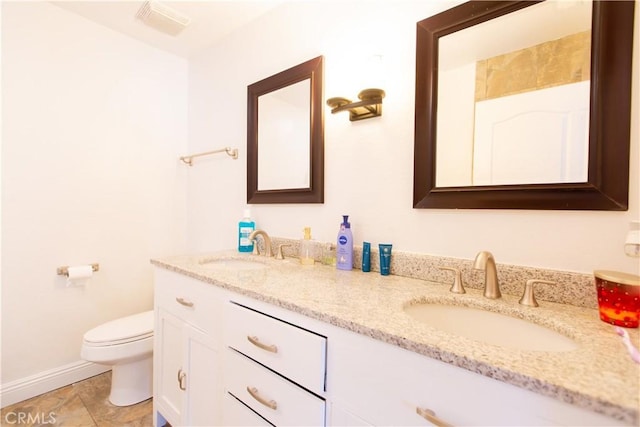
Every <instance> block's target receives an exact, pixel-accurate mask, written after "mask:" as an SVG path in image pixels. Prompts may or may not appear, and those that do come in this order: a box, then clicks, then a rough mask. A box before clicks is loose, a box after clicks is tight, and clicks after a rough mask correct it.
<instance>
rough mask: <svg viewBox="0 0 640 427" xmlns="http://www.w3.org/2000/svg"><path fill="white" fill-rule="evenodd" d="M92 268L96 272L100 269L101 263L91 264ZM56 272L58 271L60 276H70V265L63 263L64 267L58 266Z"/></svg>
mask: <svg viewBox="0 0 640 427" xmlns="http://www.w3.org/2000/svg"><path fill="white" fill-rule="evenodd" d="M91 269H92V270H93V272H94V273H95V272H96V271H98V270H100V264H98V263H95V264H91ZM56 272H57V274H58V276H67V277H69V266H68V265H63V266H62V267H58V268H57V270H56Z"/></svg>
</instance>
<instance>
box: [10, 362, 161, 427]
mask: <svg viewBox="0 0 640 427" xmlns="http://www.w3.org/2000/svg"><path fill="white" fill-rule="evenodd" d="M110 384H111V371H108V372H105V373H104V374H100V375H97V376H95V377H92V378H88V379H86V380H84V381H80V382H78V383H75V384H71V385H68V386H65V387H62V388H59V389H57V390H53V391H51V392H49V393H45V394H43V395H40V396H36V397H34V398H31V399H28V400H25V401H23V402H18V403H15V404H13V405H10V406H7V407H6V408H2V411H1V413H2V420H1V422H0V425H1V426H2V427H9V426H11V427H16V426H17V427H36V426H37V427H43V426H55V427H63V426H64V427H150V426H152V425H153V403H152V400H151V399H149V400H145V401H144V402H140V403H138V404H136V405H131V406H124V407H119V406H114V405H112V404H111V403H110V402H109V387H110Z"/></svg>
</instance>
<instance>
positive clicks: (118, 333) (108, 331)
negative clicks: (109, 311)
mask: <svg viewBox="0 0 640 427" xmlns="http://www.w3.org/2000/svg"><path fill="white" fill-rule="evenodd" d="M151 336H153V310H150V311H145V312H143V313H139V314H134V315H131V316H126V317H122V318H120V319H116V320H112V321H110V322H107V323H104V324H102V325H100V326H97V327H95V328H93V329H91V330H90V331H88V332H87V333H86V334H84V341H85V342H86V343H89V344H101V345H112V344H120V343H124V342H130V341H135V340H139V339H144V338H147V337H151Z"/></svg>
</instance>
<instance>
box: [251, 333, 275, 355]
mask: <svg viewBox="0 0 640 427" xmlns="http://www.w3.org/2000/svg"><path fill="white" fill-rule="evenodd" d="M247 339H248V340H249V342H250V343H251V344H253V345H255V346H256V347H259V348H261V349H263V350H266V351H270V352H271V353H277V352H278V347H277V346H275V345H273V344H271V345H267V344H262V343H261V342H260V340H259V339H258V337H255V336H254V337H251V336H249V335H247Z"/></svg>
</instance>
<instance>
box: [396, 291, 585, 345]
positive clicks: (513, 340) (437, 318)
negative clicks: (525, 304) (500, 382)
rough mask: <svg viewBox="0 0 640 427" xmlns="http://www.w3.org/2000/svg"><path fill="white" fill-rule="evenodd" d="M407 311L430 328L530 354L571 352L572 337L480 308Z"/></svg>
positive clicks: (440, 306)
mask: <svg viewBox="0 0 640 427" xmlns="http://www.w3.org/2000/svg"><path fill="white" fill-rule="evenodd" d="M404 311H405V312H406V313H407V314H408V315H409V316H411V317H412V318H414V319H415V320H417V321H419V322H422V323H424V324H426V325H428V326H431V327H433V328H436V329H439V330H441V331H445V332H448V333H451V334H455V335H459V336H462V337H465V338H469V339H472V340H476V341H480V342H484V343H487V344H493V345H497V346H501V347H506V348H511V349H517V350H528V351H553V352H561V351H571V350H575V349H577V348H578V344H577V343H576V342H575V341H573V340H572V339H571V338H568V337H567V336H565V335H563V334H561V333H559V332H556V331H554V330H551V329H549V328H546V327H544V326H540V325H537V324H535V323H532V322H529V321H526V320H522V319H517V318H515V317H511V316H507V315H504V314H500V313H495V312H492V311H487V310H483V309H479V308H472V307H463V306H456V305H443V304H437V303H422V304H416V305H411V306H407V307H405V309H404Z"/></svg>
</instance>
